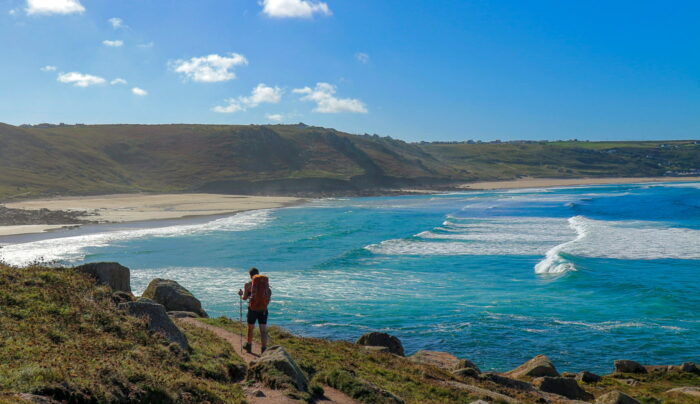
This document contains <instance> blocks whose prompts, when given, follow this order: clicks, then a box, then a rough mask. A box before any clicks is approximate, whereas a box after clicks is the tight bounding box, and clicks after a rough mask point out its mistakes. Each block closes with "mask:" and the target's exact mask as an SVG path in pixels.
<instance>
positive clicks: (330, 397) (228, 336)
mask: <svg viewBox="0 0 700 404" xmlns="http://www.w3.org/2000/svg"><path fill="white" fill-rule="evenodd" d="M178 321H182V322H185V323H187V324H190V325H194V326H196V327H200V328H204V329H206V330H209V331H211V332H213V333H214V334H216V335H217V336H219V337H221V338H222V339H224V340H226V341H228V342H229V343H230V344H231V346H232V347H233V349H234V350H235V351H236V353H237V354H238V355H239V356H240V357H241V358H243V360H244V361H245V362H246V363H250V362H251V361H253V360H255V359H257V358H259V357H260V344H258V343H257V342H253V353H248V352H246V351H245V350H241V342H242V341H243V338H242V337H241V335H239V334H236V333H232V332H230V331H227V330H224V329H223V328H219V327H216V326H213V325H210V324H205V323H202V322H201V321H198V320H197V319H194V318H181V319H178ZM323 391H324V392H325V395H324V397H322V398H321V399H318V400H316V402H317V403H321V404H360V402H359V401H357V400H355V399H352V398H350V397H348V396H347V395H346V394H345V393H343V392H341V391H340V390H336V389H334V388H332V387H329V386H323ZM258 392H262V394H264V396H261V397H257V396H256V393H258ZM245 393H246V399H247V400H248V402H249V403H251V404H271V403H275V404H299V402H298V401H295V400H292V399H291V398H289V397H287V396H286V395H285V394H284V392H283V391H280V390H272V389H270V388H267V387H265V386H262V385H259V384H258V385H255V386H254V387H250V388H246V389H245Z"/></svg>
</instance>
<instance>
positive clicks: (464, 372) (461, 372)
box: [452, 368, 479, 378]
mask: <svg viewBox="0 0 700 404" xmlns="http://www.w3.org/2000/svg"><path fill="white" fill-rule="evenodd" d="M452 374H453V375H455V376H460V377H474V378H477V377H479V372H478V371H477V370H476V369H474V368H462V369H457V370H453V371H452Z"/></svg>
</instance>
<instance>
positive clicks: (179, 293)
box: [143, 278, 208, 317]
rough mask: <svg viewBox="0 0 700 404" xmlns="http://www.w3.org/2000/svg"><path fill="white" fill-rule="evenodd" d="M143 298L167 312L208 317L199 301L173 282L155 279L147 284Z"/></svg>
mask: <svg viewBox="0 0 700 404" xmlns="http://www.w3.org/2000/svg"><path fill="white" fill-rule="evenodd" d="M143 297H145V298H148V299H152V300H153V301H155V302H157V303H160V304H162V305H163V306H165V309H166V310H167V311H189V312H192V313H197V315H199V316H201V317H208V315H207V312H205V311H204V310H203V309H202V303H201V302H200V301H199V299H197V298H196V297H194V295H192V293H190V291H189V290H187V289H185V288H184V287H182V286H181V285H180V284H179V283H177V282H175V281H171V280H168V279H159V278H156V279H154V280H152V281H151V283H149V284H148V287H147V288H146V290H145V291H144V292H143Z"/></svg>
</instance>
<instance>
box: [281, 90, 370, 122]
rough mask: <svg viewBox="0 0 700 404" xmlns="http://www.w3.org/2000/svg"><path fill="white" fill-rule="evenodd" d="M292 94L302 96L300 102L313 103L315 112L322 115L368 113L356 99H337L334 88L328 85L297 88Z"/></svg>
mask: <svg viewBox="0 0 700 404" xmlns="http://www.w3.org/2000/svg"><path fill="white" fill-rule="evenodd" d="M292 92H294V93H295V94H303V95H304V96H303V97H301V100H302V101H312V102H315V103H316V108H314V111H315V112H321V113H324V114H337V113H340V112H352V113H356V114H366V113H367V112H368V111H367V107H366V106H365V104H364V103H363V102H362V101H360V100H358V99H356V98H337V97H336V96H335V93H336V87H335V86H334V85H332V84H329V83H316V87H315V88H311V87H304V88H297V89H294V90H293V91H292Z"/></svg>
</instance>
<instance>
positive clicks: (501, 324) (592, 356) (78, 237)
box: [0, 183, 700, 372]
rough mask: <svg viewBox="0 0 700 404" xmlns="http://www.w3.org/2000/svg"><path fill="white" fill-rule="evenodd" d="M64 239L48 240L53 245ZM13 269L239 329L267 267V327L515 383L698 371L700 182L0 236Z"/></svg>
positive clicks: (320, 204) (420, 199) (421, 199)
mask: <svg viewBox="0 0 700 404" xmlns="http://www.w3.org/2000/svg"><path fill="white" fill-rule="evenodd" d="M47 237H51V238H47ZM0 244H3V247H2V248H0V260H4V261H6V262H8V263H13V264H26V263H29V262H31V261H35V260H38V259H44V260H59V261H62V262H68V263H81V262H85V261H118V262H120V263H122V264H124V265H126V266H128V267H130V268H131V269H132V286H133V288H134V289H135V290H134V291H135V292H136V293H140V292H142V291H143V290H144V289H145V287H146V285H147V284H148V282H149V281H150V280H151V279H152V278H155V277H162V278H169V279H175V280H177V281H178V282H180V283H181V284H182V285H184V286H185V287H187V288H188V289H190V290H191V291H192V292H193V293H194V294H195V295H196V296H197V297H199V298H200V300H202V303H203V305H204V307H205V309H206V310H207V311H208V312H209V313H210V314H211V315H213V316H218V315H227V316H230V317H233V318H236V319H237V318H238V315H239V306H238V301H237V297H236V295H235V292H236V291H237V290H238V289H239V287H241V285H242V284H243V283H244V281H246V278H247V270H248V269H249V268H250V267H252V266H256V267H258V268H260V269H261V270H262V271H263V272H266V273H268V275H269V276H270V278H271V284H272V288H273V303H272V305H271V308H270V312H271V314H270V321H271V322H272V323H274V324H278V325H282V326H284V327H287V328H289V329H291V330H292V331H294V332H296V333H299V334H302V335H308V336H316V337H327V338H332V339H343V340H354V339H356V338H357V337H359V336H360V335H361V334H362V333H365V332H367V331H370V330H381V331H386V332H389V333H391V334H394V335H396V336H398V337H399V338H400V339H401V340H402V341H403V343H404V346H405V348H406V351H407V353H409V354H410V353H413V352H415V351H417V350H419V349H431V350H441V351H449V352H452V353H454V354H456V355H458V356H461V357H465V358H469V359H471V360H472V361H474V362H476V363H477V364H478V365H479V366H480V367H481V368H482V369H493V370H497V371H503V370H507V369H510V368H512V367H515V366H517V365H519V364H520V363H522V362H524V361H525V360H527V359H529V358H531V357H532V356H534V355H536V354H539V353H544V354H547V355H548V356H550V357H551V358H552V360H553V361H554V362H555V364H556V365H557V367H558V368H559V370H564V371H565V370H571V371H577V370H583V369H587V370H591V371H596V372H607V371H611V370H612V362H613V360H615V359H622V358H625V359H634V360H638V361H641V362H643V363H646V364H676V363H681V362H683V361H688V360H694V361H696V362H700V183H673V184H670V183H669V184H655V185H648V184H647V185H635V184H631V185H614V186H587V187H575V188H551V189H527V190H510V191H489V192H468V193H454V194H441V195H424V196H402V197H376V198H351V199H324V200H316V201H310V202H309V203H307V204H304V205H302V206H299V207H294V208H286V209H278V210H263V211H251V212H244V213H240V214H236V215H231V216H224V217H216V218H199V219H194V220H186V221H170V222H150V223H140V224H128V225H108V226H88V227H86V228H83V229H79V230H67V231H62V232H58V233H53V234H51V235H49V236H47V235H41V236H24V237H14V238H5V239H0Z"/></svg>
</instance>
